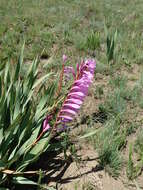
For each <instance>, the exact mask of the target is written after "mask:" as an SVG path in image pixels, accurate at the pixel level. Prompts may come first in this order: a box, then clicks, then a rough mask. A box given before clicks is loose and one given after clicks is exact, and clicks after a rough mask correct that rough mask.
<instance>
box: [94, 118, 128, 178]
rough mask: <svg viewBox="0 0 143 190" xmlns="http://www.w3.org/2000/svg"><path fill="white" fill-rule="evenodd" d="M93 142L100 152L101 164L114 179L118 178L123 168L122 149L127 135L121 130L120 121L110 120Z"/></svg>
mask: <svg viewBox="0 0 143 190" xmlns="http://www.w3.org/2000/svg"><path fill="white" fill-rule="evenodd" d="M92 142H93V143H94V146H95V148H96V149H97V151H98V155H99V164H100V166H101V167H103V168H105V170H106V171H107V172H108V173H109V174H110V175H111V176H113V177H117V176H118V175H119V173H120V169H121V166H122V157H121V154H120V150H121V148H122V147H123V146H124V144H125V142H126V134H125V132H124V131H122V130H121V129H120V122H119V120H118V119H112V120H109V121H108V122H107V123H106V124H105V126H104V128H103V129H102V130H100V131H99V132H98V133H97V134H96V135H95V136H94V137H92Z"/></svg>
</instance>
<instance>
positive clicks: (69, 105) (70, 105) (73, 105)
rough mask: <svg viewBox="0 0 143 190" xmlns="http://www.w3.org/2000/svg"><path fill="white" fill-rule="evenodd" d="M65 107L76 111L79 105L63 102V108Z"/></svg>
mask: <svg viewBox="0 0 143 190" xmlns="http://www.w3.org/2000/svg"><path fill="white" fill-rule="evenodd" d="M65 108H71V109H75V111H76V109H79V108H80V106H79V105H77V104H71V103H66V104H64V109H65Z"/></svg>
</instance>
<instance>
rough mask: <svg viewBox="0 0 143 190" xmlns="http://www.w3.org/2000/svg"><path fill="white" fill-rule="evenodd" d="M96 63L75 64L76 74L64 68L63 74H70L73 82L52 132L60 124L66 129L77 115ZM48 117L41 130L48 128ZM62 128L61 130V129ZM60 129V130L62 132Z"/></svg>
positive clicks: (91, 61)
mask: <svg viewBox="0 0 143 190" xmlns="http://www.w3.org/2000/svg"><path fill="white" fill-rule="evenodd" d="M95 67H96V62H95V60H93V59H87V60H85V61H82V62H81V64H80V65H79V64H77V67H76V72H75V70H74V69H73V67H65V68H64V73H65V74H66V76H68V75H69V74H70V73H72V75H73V78H74V82H73V84H72V86H71V88H70V90H69V93H68V94H67V96H66V98H65V101H64V102H63V104H62V106H61V109H60V111H59V112H58V114H57V117H56V122H55V125H54V126H53V128H52V131H57V126H58V125H59V124H60V125H62V126H63V127H66V126H67V124H68V123H69V122H71V121H73V119H74V117H75V116H76V115H77V113H78V111H79V109H80V107H81V105H82V104H83V101H84V99H85V97H86V96H87V94H88V89H89V86H90V84H91V83H92V81H93V78H94V70H95ZM48 121H49V116H47V118H46V119H45V121H44V124H43V130H44V131H46V130H48V129H49V128H50V125H49V123H48ZM63 127H62V128H63ZM62 128H61V130H62Z"/></svg>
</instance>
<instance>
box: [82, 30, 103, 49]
mask: <svg viewBox="0 0 143 190" xmlns="http://www.w3.org/2000/svg"><path fill="white" fill-rule="evenodd" d="M85 45H86V47H87V48H88V49H89V50H93V51H94V50H95V49H97V48H99V47H100V33H99V32H94V31H92V32H91V33H89V34H88V36H87V38H86V44H85Z"/></svg>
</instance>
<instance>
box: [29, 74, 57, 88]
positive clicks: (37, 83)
mask: <svg viewBox="0 0 143 190" xmlns="http://www.w3.org/2000/svg"><path fill="white" fill-rule="evenodd" d="M52 74H53V73H48V74H46V75H45V76H43V77H41V78H40V79H38V80H37V81H36V82H35V84H34V85H33V87H32V89H34V88H35V87H37V86H38V85H39V84H40V83H44V82H46V80H47V79H48V78H49V77H50V76H51V75H52Z"/></svg>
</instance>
